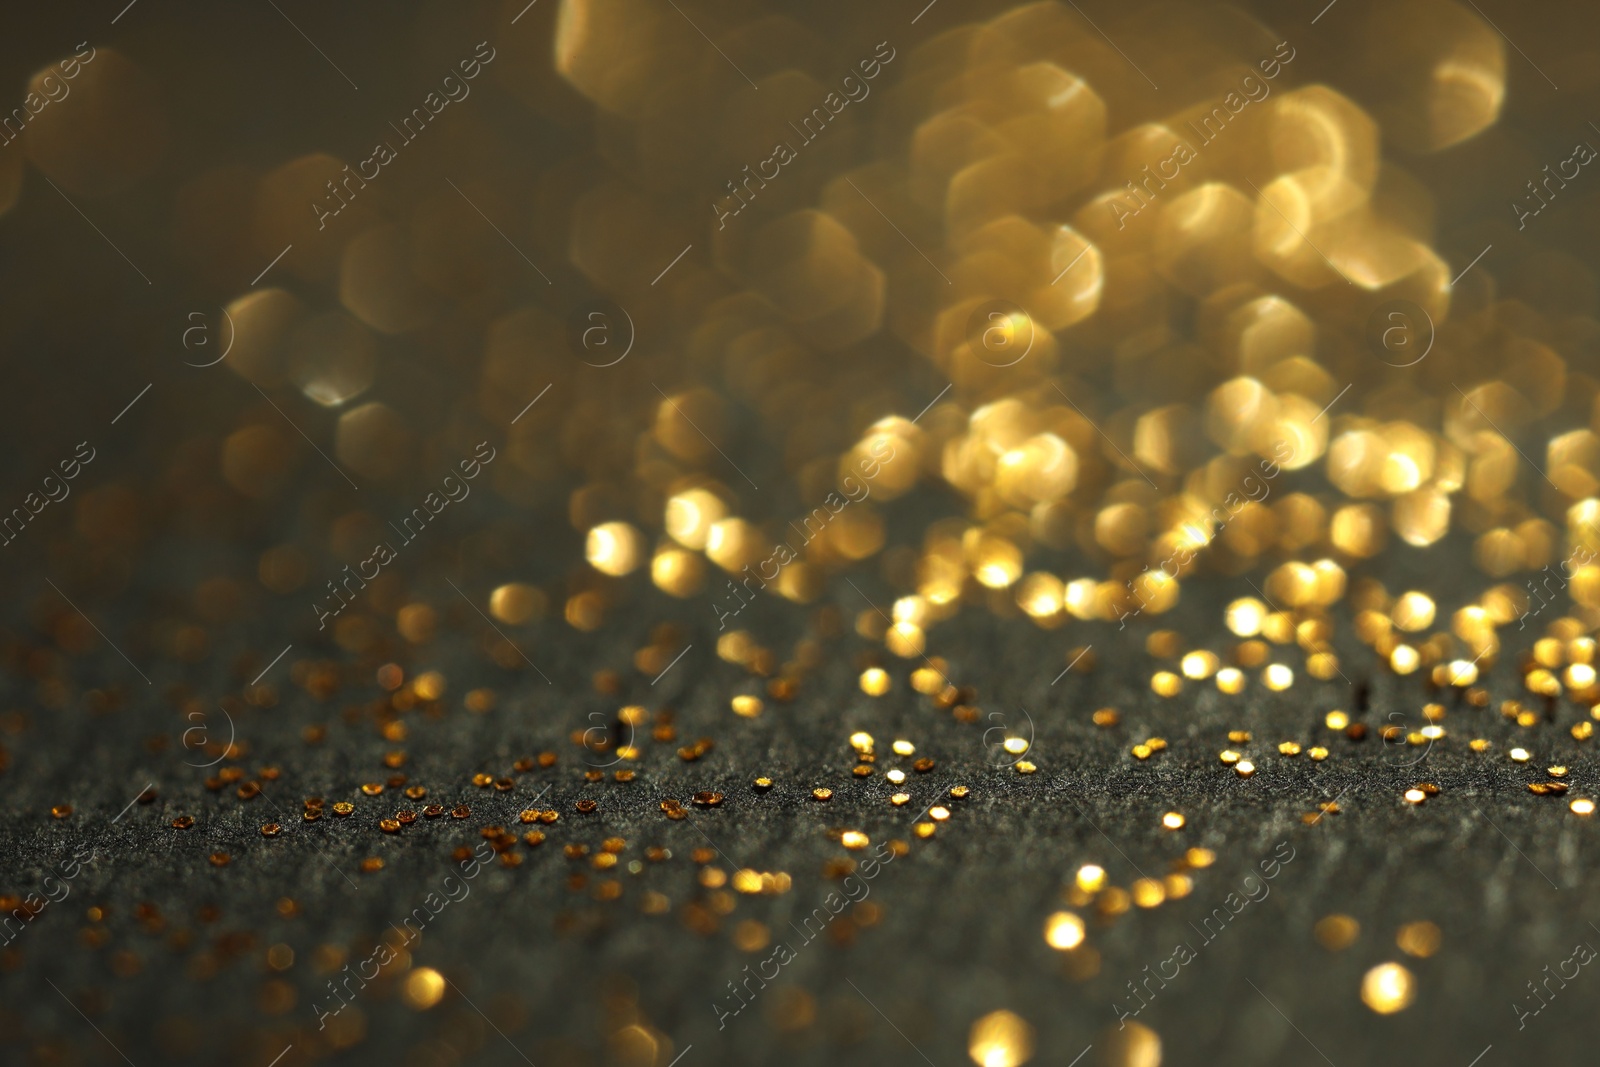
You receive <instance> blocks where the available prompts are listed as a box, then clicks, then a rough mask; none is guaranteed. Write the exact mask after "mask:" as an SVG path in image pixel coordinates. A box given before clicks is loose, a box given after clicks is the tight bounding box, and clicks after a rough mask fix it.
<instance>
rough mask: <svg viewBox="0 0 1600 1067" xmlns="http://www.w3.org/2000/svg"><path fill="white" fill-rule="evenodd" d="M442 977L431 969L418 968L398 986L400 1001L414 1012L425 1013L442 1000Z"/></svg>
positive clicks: (443, 985) (443, 981)
mask: <svg viewBox="0 0 1600 1067" xmlns="http://www.w3.org/2000/svg"><path fill="white" fill-rule="evenodd" d="M444 991H445V979H444V975H442V974H440V973H439V972H438V971H436V970H434V969H433V968H432V967H418V968H417V969H416V970H414V971H412V972H411V973H409V974H407V975H406V977H405V981H404V982H403V983H402V984H401V986H400V999H401V1000H403V1001H404V1002H405V1005H406V1007H408V1008H411V1009H413V1010H415V1011H427V1010H428V1009H429V1008H431V1007H433V1006H434V1005H435V1004H437V1003H439V1001H440V1000H441V999H443V998H444Z"/></svg>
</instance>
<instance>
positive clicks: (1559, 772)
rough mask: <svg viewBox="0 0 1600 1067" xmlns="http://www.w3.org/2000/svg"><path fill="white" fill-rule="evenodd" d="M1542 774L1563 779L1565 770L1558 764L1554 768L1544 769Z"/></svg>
mask: <svg viewBox="0 0 1600 1067" xmlns="http://www.w3.org/2000/svg"><path fill="white" fill-rule="evenodd" d="M1544 773H1546V774H1548V775H1549V776H1550V777H1552V778H1565V777H1566V776H1567V769H1566V768H1565V767H1563V766H1560V765H1559V764H1558V765H1557V766H1554V767H1546V768H1545V769H1544Z"/></svg>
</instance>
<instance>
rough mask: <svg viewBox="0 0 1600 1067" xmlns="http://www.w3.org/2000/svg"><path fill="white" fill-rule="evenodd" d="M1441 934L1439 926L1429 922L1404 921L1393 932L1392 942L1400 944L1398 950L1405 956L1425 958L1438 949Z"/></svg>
mask: <svg viewBox="0 0 1600 1067" xmlns="http://www.w3.org/2000/svg"><path fill="white" fill-rule="evenodd" d="M1442 939H1443V935H1442V934H1441V933H1440V931H1439V927H1438V926H1436V925H1434V924H1433V923H1431V922H1426V921H1424V922H1414V923H1406V924H1405V925H1404V926H1402V927H1400V929H1399V931H1398V932H1397V933H1396V934H1395V938H1394V943H1395V944H1396V945H1399V946H1400V951H1401V952H1404V953H1405V954H1406V955H1407V956H1416V957H1417V958H1418V959H1426V958H1427V957H1429V956H1431V955H1433V954H1434V953H1435V952H1438V951H1439V944H1440V942H1441V940H1442Z"/></svg>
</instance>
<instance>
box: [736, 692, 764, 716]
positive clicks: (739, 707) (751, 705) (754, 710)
mask: <svg viewBox="0 0 1600 1067" xmlns="http://www.w3.org/2000/svg"><path fill="white" fill-rule="evenodd" d="M731 703H732V705H733V713H734V714H735V715H738V716H741V717H743V718H746V719H754V718H755V717H757V716H758V715H760V714H761V711H762V703H761V698H760V697H754V696H749V695H745V694H741V695H739V696H736V697H734V698H733V700H732V702H731Z"/></svg>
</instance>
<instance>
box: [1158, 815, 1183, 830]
mask: <svg viewBox="0 0 1600 1067" xmlns="http://www.w3.org/2000/svg"><path fill="white" fill-rule="evenodd" d="M1186 821H1187V820H1186V819H1184V817H1183V815H1182V813H1181V812H1176V811H1169V812H1167V813H1166V814H1165V815H1163V816H1161V825H1162V826H1165V827H1166V828H1167V829H1168V830H1181V829H1183V824H1184V823H1185V822H1186Z"/></svg>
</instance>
